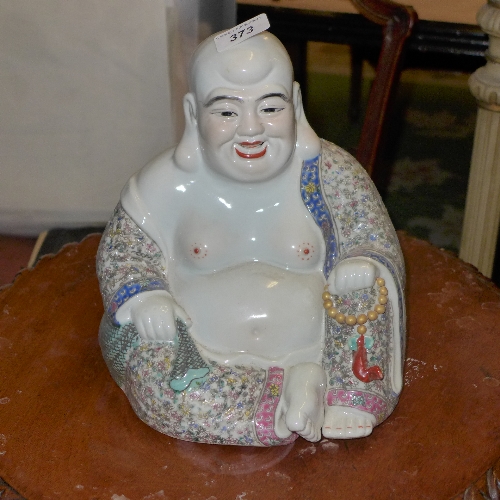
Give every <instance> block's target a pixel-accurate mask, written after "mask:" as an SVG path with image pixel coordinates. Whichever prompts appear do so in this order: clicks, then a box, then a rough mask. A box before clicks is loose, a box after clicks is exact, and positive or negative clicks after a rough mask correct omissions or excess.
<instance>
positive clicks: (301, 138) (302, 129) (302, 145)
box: [293, 82, 321, 160]
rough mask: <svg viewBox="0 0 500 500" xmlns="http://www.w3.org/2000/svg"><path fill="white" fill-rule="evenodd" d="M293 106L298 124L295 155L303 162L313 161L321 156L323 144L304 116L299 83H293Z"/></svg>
mask: <svg viewBox="0 0 500 500" xmlns="http://www.w3.org/2000/svg"><path fill="white" fill-rule="evenodd" d="M293 106H294V108H295V121H296V123H297V143H296V145H295V154H296V155H298V156H299V157H300V158H301V159H302V160H311V159H313V158H316V156H318V155H319V154H320V152H321V142H320V139H319V137H318V136H317V135H316V132H314V130H313V129H312V128H311V126H310V125H309V122H308V121H307V118H306V115H305V114H304V107H303V106H302V93H301V91H300V85H299V84H298V83H297V82H293Z"/></svg>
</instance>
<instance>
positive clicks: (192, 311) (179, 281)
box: [171, 262, 325, 365]
mask: <svg viewBox="0 0 500 500" xmlns="http://www.w3.org/2000/svg"><path fill="white" fill-rule="evenodd" d="M324 284H325V280H324V277H323V274H322V273H321V271H319V270H317V271H312V272H309V273H307V274H306V273H294V272H290V271H286V270H283V269H279V268H276V267H273V266H270V265H267V264H262V263H258V262H253V263H246V264H242V265H238V266H236V267H233V268H230V269H226V270H224V271H220V272H216V273H213V274H210V275H196V274H195V275H189V274H184V275H183V276H177V277H176V279H174V280H173V281H172V282H171V285H172V291H173V295H174V297H175V298H176V300H177V301H178V302H179V304H180V305H182V306H183V307H184V309H185V310H186V312H187V314H188V315H189V316H190V317H191V319H192V322H193V325H192V327H191V329H190V331H191V335H192V337H193V339H194V340H195V341H197V342H198V343H199V344H201V346H203V347H204V348H205V349H207V350H209V351H210V352H213V353H219V354H220V355H221V357H222V358H224V357H227V358H228V360H227V361H228V362H229V363H231V359H233V360H236V361H237V362H240V361H241V360H242V359H245V360H248V361H250V362H251V361H252V360H261V361H262V362H263V363H259V362H258V361H257V364H264V365H266V364H272V362H273V361H280V360H281V361H283V360H287V359H293V362H300V361H314V360H316V359H312V358H311V356H313V358H317V357H319V356H320V352H319V351H320V350H321V345H322V339H323V322H324V312H323V307H322V300H321V294H322V291H323V287H324ZM301 353H303V355H302V354H301ZM311 353H312V354H311ZM301 356H303V358H304V359H302V358H301ZM306 358H307V359H306ZM219 360H220V359H219Z"/></svg>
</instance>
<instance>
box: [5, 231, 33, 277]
mask: <svg viewBox="0 0 500 500" xmlns="http://www.w3.org/2000/svg"><path fill="white" fill-rule="evenodd" d="M35 242H36V238H21V237H17V236H4V235H0V286H2V285H6V284H7V283H11V282H12V280H13V279H14V277H15V275H16V274H17V273H18V272H19V271H20V270H21V269H23V268H25V267H26V266H27V265H28V261H29V259H30V256H31V252H32V250H33V247H34V246H35Z"/></svg>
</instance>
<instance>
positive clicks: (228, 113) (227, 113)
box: [212, 109, 238, 118]
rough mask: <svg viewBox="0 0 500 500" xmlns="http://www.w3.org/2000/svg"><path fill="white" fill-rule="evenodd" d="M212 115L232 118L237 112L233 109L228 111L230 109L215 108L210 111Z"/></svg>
mask: <svg viewBox="0 0 500 500" xmlns="http://www.w3.org/2000/svg"><path fill="white" fill-rule="evenodd" d="M212 114H213V115H217V116H221V117H223V118H234V117H235V116H238V114H237V113H236V112H235V111H230V110H227V109H225V110H222V111H221V110H215V111H212Z"/></svg>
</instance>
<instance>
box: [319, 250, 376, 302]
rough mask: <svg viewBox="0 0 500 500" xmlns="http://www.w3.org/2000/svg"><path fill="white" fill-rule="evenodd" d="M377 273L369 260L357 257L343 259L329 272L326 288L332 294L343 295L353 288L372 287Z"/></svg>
mask: <svg viewBox="0 0 500 500" xmlns="http://www.w3.org/2000/svg"><path fill="white" fill-rule="evenodd" d="M377 275H378V272H377V267H376V266H375V264H373V263H372V262H371V261H369V260H367V259H363V258H357V257H353V258H350V259H345V260H343V261H341V262H339V263H338V264H337V265H336V266H335V268H334V269H333V271H332V273H331V274H330V277H329V278H328V289H329V291H330V293H332V294H334V295H345V294H346V293H349V292H352V291H354V290H360V289H361V288H369V287H372V286H373V285H374V284H375V280H376V279H377Z"/></svg>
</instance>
